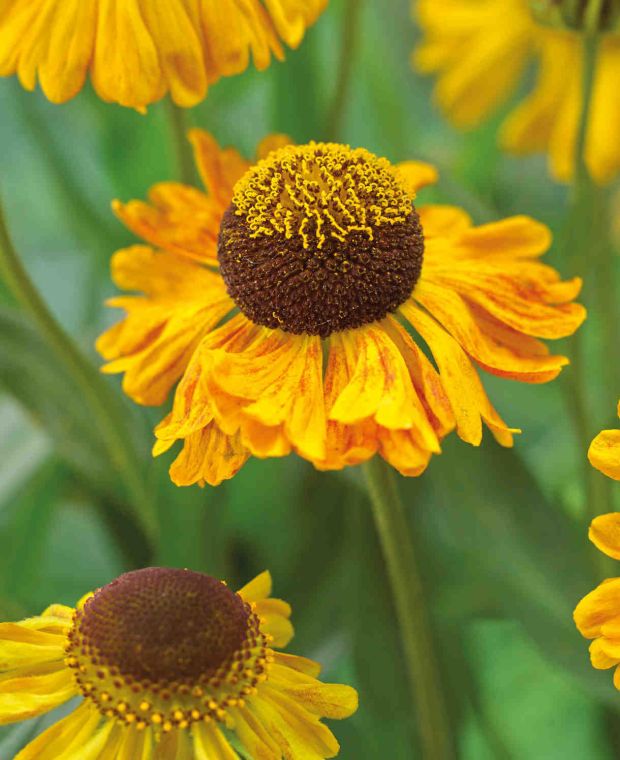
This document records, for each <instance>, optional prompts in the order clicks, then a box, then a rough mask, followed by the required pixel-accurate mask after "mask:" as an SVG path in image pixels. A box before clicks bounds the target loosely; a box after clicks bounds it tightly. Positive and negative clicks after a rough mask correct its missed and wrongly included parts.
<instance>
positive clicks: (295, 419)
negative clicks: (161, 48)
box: [97, 132, 585, 485]
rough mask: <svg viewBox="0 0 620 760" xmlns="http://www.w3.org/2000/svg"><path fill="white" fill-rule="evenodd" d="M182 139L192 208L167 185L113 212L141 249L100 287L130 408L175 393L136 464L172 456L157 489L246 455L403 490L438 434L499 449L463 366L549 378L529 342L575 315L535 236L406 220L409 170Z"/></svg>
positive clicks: (493, 416) (104, 341)
mask: <svg viewBox="0 0 620 760" xmlns="http://www.w3.org/2000/svg"><path fill="white" fill-rule="evenodd" d="M192 140H193V142H194V146H195V149H196V154H197V160H198V165H199V169H200V172H201V174H202V178H203V180H204V183H205V186H206V187H207V189H208V195H205V194H203V193H202V192H200V191H199V190H196V189H194V188H191V187H186V186H183V185H179V184H174V183H166V184H162V185H157V186H156V187H155V188H153V190H152V191H151V194H150V203H143V202H140V201H132V202H131V203H128V204H121V203H117V204H116V205H115V209H116V212H117V214H118V215H119V216H120V218H121V219H122V220H123V221H124V222H125V223H126V224H127V225H128V226H129V227H130V229H132V230H133V231H134V232H135V233H136V234H138V235H140V236H142V237H143V238H144V239H145V240H147V241H148V242H149V244H150V246H154V247H150V246H144V245H140V246H134V247H132V248H128V249H125V250H121V251H119V252H117V253H116V255H115V256H114V259H113V263H112V271H113V277H114V280H115V282H116V284H117V285H118V286H119V287H120V288H122V289H123V290H128V291H138V292H140V293H142V294H143V295H126V296H121V297H118V298H113V299H112V300H111V301H110V305H112V306H116V307H120V308H123V309H125V310H126V312H127V316H126V318H125V319H124V320H123V321H121V322H120V323H119V324H117V325H116V326H114V327H112V328H111V329H110V330H109V331H108V332H107V333H105V334H104V335H103V336H102V337H101V338H100V339H99V341H98V344H97V347H98V350H99V351H100V353H101V354H102V355H103V356H104V357H105V358H106V359H107V360H108V362H109V363H108V364H107V365H106V367H105V368H104V369H105V371H107V372H124V373H125V376H124V380H123V387H124V389H125V392H126V393H127V394H128V395H129V396H131V398H133V399H134V400H136V401H138V402H139V403H141V404H161V403H162V402H163V401H164V400H165V398H166V396H167V394H168V393H169V391H170V390H171V388H172V386H173V385H174V384H175V383H176V382H177V381H178V380H179V379H180V383H179V385H178V387H177V389H176V393H175V398H174V404H173V408H172V411H171V413H170V414H169V415H168V416H167V417H166V418H165V419H164V420H163V421H162V423H161V424H160V425H159V426H158V427H157V429H156V431H155V433H156V436H157V439H158V442H157V444H156V446H155V449H154V453H155V454H159V453H161V452H163V451H165V450H167V449H168V448H170V447H171V446H172V445H173V444H174V443H175V442H176V441H177V440H181V441H183V450H182V452H181V454H180V455H179V456H178V458H177V459H176V461H175V462H174V463H173V465H172V468H171V477H172V479H173V481H174V482H175V483H177V484H178V485H189V484H192V483H201V484H202V483H204V482H207V483H210V484H217V483H219V482H221V481H222V480H223V479H225V478H230V477H232V476H233V475H234V474H235V473H236V472H237V470H238V469H239V468H240V467H241V465H242V464H243V463H244V462H245V461H246V459H247V458H248V457H249V456H250V455H251V454H253V455H254V456H258V457H274V456H285V455H287V454H289V453H290V452H291V451H295V452H297V453H298V454H299V455H300V456H302V457H304V458H305V459H307V460H309V461H311V462H312V463H313V464H314V465H315V466H316V467H317V468H319V469H340V468H342V467H344V466H346V465H351V464H358V463H360V462H364V461H366V460H368V459H369V458H371V457H372V456H374V455H375V454H377V453H378V454H380V455H381V456H382V457H384V458H385V459H386V460H387V461H388V462H389V463H390V464H391V465H392V466H393V467H395V468H396V469H397V470H399V472H401V473H402V474H404V475H419V474H420V473H421V472H423V470H424V469H425V468H426V466H427V464H428V462H429V459H430V458H431V455H432V454H434V453H438V452H439V451H440V441H441V439H442V437H443V436H445V435H446V434H447V433H448V432H449V431H450V430H452V429H453V428H454V427H456V428H457V430H458V433H459V435H460V436H461V438H462V439H463V440H465V441H467V442H469V443H472V444H474V445H478V444H479V443H480V440H481V437H482V426H483V422H484V423H485V424H486V425H487V426H488V427H489V428H490V429H491V431H492V433H493V435H494V436H495V437H496V438H497V440H498V441H499V442H500V443H502V444H503V445H506V446H509V445H511V444H512V433H513V432H514V430H511V429H509V428H508V427H507V426H506V424H505V423H504V422H503V420H502V419H501V417H500V416H499V414H498V413H497V412H496V411H495V409H494V408H493V406H492V405H491V403H490V401H489V399H488V398H487V395H486V393H485V391H484V389H483V386H482V383H481V382H480V379H479V377H478V373H477V372H476V370H475V369H474V365H473V363H476V364H478V365H479V366H480V367H482V368H484V369H485V370H487V371H488V372H491V373H493V374H495V375H498V376H500V377H506V378H511V379H513V380H519V381H522V382H527V383H542V382H546V381H548V380H552V379H553V378H555V377H556V376H557V375H558V373H559V372H560V369H561V367H562V366H564V365H565V364H567V361H568V360H567V359H566V358H564V357H562V356H553V355H550V353H549V351H548V349H547V348H546V346H545V345H544V344H543V343H542V342H541V341H540V340H539V338H560V337H564V336H566V335H569V334H571V333H572V332H573V331H574V330H576V329H577V327H578V326H579V325H580V323H581V322H582V320H583V319H584V316H585V312H584V310H583V308H582V307H581V306H579V305H577V304H575V303H572V301H573V299H574V298H575V297H576V296H577V294H578V292H579V289H580V286H581V282H580V280H578V279H574V280H571V281H568V282H562V281H561V280H560V277H559V275H558V273H557V272H556V271H555V270H554V269H552V268H550V267H548V266H545V265H543V264H541V263H540V262H539V261H538V258H539V256H540V255H541V254H542V253H544V252H545V251H546V250H547V248H548V246H549V244H550V233H549V231H548V229H547V228H546V227H545V226H544V225H542V224H539V223H538V222H536V221H534V220H532V219H530V218H527V217H522V216H519V217H514V218H511V219H506V220H503V221H501V222H497V223H494V224H486V225H483V226H480V227H475V226H474V225H473V224H472V222H471V219H470V218H469V217H468V215H467V214H466V213H465V212H464V211H462V210H461V209H458V208H454V207H452V206H432V205H429V206H421V207H419V208H418V209H417V211H416V210H415V209H414V207H413V206H412V199H413V198H414V195H415V191H416V190H417V189H419V188H421V187H423V186H424V185H426V184H428V183H430V182H433V181H435V180H436V172H435V170H434V169H433V168H432V167H430V166H429V165H427V164H422V163H418V162H406V163H404V164H399V165H397V166H393V165H391V164H390V163H389V162H388V161H387V160H386V159H380V158H377V157H376V156H374V155H372V154H371V153H369V152H368V151H366V150H363V149H356V150H352V149H351V148H349V147H348V146H344V145H335V144H315V143H311V144H310V145H304V146H299V147H298V146H293V145H287V144H286V143H287V142H288V141H287V140H286V138H283V137H278V136H274V137H271V138H269V139H268V140H266V141H265V142H264V143H263V144H262V145H261V146H260V148H259V151H258V157H259V159H260V160H259V162H258V163H256V164H255V165H251V164H250V163H249V162H247V161H245V160H244V159H242V158H241V157H240V156H239V154H238V153H237V152H236V151H234V150H231V149H228V150H221V149H220V148H219V147H218V146H217V145H216V143H215V142H214V140H213V138H212V137H210V136H209V135H207V134H206V133H204V132H194V133H193V134H192ZM218 266H219V270H218V269H217V267H218ZM227 315H230V318H229V319H228V320H226V321H224V322H223V323H222V324H221V325H220V326H219V327H216V326H217V325H218V323H220V322H222V320H224V318H225V317H226V316H227ZM412 336H414V337H412ZM422 342H424V343H425V344H426V345H427V346H428V347H429V349H430V351H431V352H432V355H433V357H434V359H435V364H436V366H435V365H433V364H432V363H431V361H429V359H428V358H427V356H426V354H425V352H424V351H423V350H422V348H421V347H420V346H421V345H422ZM324 360H326V368H325V369H324V366H323V365H324Z"/></svg>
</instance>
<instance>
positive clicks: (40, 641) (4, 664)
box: [0, 618, 69, 672]
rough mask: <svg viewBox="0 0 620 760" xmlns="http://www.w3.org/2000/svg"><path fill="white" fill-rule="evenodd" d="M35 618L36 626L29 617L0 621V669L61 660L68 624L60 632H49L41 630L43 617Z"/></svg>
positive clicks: (7, 669)
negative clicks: (15, 620) (11, 621)
mask: <svg viewBox="0 0 620 760" xmlns="http://www.w3.org/2000/svg"><path fill="white" fill-rule="evenodd" d="M37 621H38V625H36V627H35V625H33V624H32V622H31V621H23V622H21V623H0V671H2V672H7V671H9V670H14V669H16V668H21V667H27V666H30V665H38V664H41V663H48V662H56V661H58V662H62V661H63V659H64V656H65V645H66V633H67V631H68V629H69V626H68V625H67V626H66V628H65V630H64V631H63V633H61V634H58V633H48V632H46V631H45V630H42V629H43V628H44V626H45V625H46V623H47V621H46V620H45V618H38V619H37ZM29 623H30V624H29Z"/></svg>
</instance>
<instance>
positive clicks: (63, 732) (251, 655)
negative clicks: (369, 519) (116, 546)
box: [0, 568, 357, 760]
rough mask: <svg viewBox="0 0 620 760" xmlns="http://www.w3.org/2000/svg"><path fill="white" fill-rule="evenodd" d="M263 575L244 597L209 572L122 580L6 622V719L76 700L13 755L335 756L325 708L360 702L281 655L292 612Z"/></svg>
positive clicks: (0, 638) (294, 759) (0, 713)
mask: <svg viewBox="0 0 620 760" xmlns="http://www.w3.org/2000/svg"><path fill="white" fill-rule="evenodd" d="M270 593H271V578H270V576H269V573H263V574H262V575H259V576H258V577H257V578H255V579H254V580H253V581H252V582H251V583H249V584H248V585H247V586H245V587H244V588H242V589H241V590H240V591H239V592H237V593H234V592H233V591H231V590H230V589H229V588H228V587H227V586H226V584H224V583H223V582H221V581H219V580H216V579H215V578H211V577H210V576H208V575H203V574H202V573H194V572H191V571H189V570H171V569H168V568H148V569H145V570H137V571H135V572H131V573H127V574H125V575H122V576H120V578H117V579H116V580H115V581H113V582H112V583H110V584H109V585H107V586H104V587H103V588H101V589H99V590H98V591H96V592H95V593H94V594H90V595H89V596H88V597H86V598H85V600H82V601H81V602H80V603H79V604H78V606H77V608H76V609H75V610H73V609H71V608H69V607H64V606H62V605H57V604H55V605H52V606H51V607H49V608H48V609H47V610H45V612H44V613H43V614H42V615H40V616H39V617H34V618H29V619H27V620H23V621H21V622H19V623H2V624H0V652H1V653H2V657H1V663H2V664H1V667H2V671H3V672H2V687H1V688H0V723H12V722H15V721H20V720H26V719H27V718H31V717H33V716H36V715H41V714H42V713H45V712H48V711H49V710H52V709H53V708H55V707H57V706H58V705H60V704H62V703H63V702H66V701H67V700H69V699H72V698H73V697H76V696H82V698H83V699H82V700H81V702H80V704H79V705H78V706H77V707H76V709H75V710H74V711H73V712H72V713H71V714H70V715H69V716H68V717H66V718H64V719H63V720H61V721H59V722H58V723H56V724H55V725H53V726H52V727H51V728H49V729H48V730H47V731H45V732H44V733H43V734H41V735H40V736H39V737H38V738H36V739H35V740H34V741H33V742H31V743H30V744H29V745H28V746H27V747H26V748H25V749H23V750H22V751H21V752H20V753H19V754H18V755H17V757H16V758H15V760H63V759H66V760H69V758H78V757H79V760H96V759H97V758H106V760H151V759H152V760H182V758H190V757H191V758H195V759H196V760H207V759H208V760H234V758H238V755H237V753H236V752H235V750H234V749H233V748H232V746H231V744H230V741H229V738H230V737H232V736H235V737H236V742H237V743H238V744H239V745H241V746H242V747H243V750H244V751H245V752H246V753H247V756H248V757H251V758H255V759H256V760H258V758H260V759H261V760H263V759H264V760H281V759H282V758H291V760H302V758H303V759H305V758H310V757H312V758H317V760H318V759H319V758H328V757H334V756H335V755H337V754H338V750H339V746H338V742H337V741H336V739H335V738H334V736H333V734H332V733H331V731H330V730H329V729H328V728H327V727H326V726H325V725H323V723H321V718H322V717H327V718H346V717H348V716H349V715H351V714H352V713H354V712H355V710H356V709H357V694H356V692H355V691H354V690H353V689H352V688H350V687H349V686H343V685H339V684H323V683H321V682H320V681H318V680H317V677H318V675H319V670H320V667H319V666H318V665H317V664H316V663H315V662H313V661H312V660H307V659H306V658H304V657H296V656H294V655H290V654H283V653H281V652H276V651H274V649H273V648H274V647H284V646H286V644H287V643H288V642H289V640H290V639H291V636H292V634H293V630H292V626H291V624H290V622H289V619H288V618H289V616H290V613H291V609H290V607H289V605H288V604H286V602H283V601H281V600H280V599H270V598H269V596H270Z"/></svg>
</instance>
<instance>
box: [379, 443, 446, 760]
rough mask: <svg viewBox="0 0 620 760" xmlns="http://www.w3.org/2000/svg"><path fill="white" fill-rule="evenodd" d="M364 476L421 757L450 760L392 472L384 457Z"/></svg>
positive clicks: (420, 595)
mask: <svg viewBox="0 0 620 760" xmlns="http://www.w3.org/2000/svg"><path fill="white" fill-rule="evenodd" d="M364 473H365V476H366V482H367V485H368V492H369V495H370V501H371V504H372V508H373V515H374V519H375V524H376V526H377V531H378V533H379V539H380V542H381V547H382V550H383V556H384V558H385V562H386V565H387V569H388V575H389V579H390V583H391V587H392V594H393V597H394V603H395V606H396V614H397V617H398V624H399V628H400V635H401V640H402V645H403V652H404V655H405V669H406V672H407V675H408V678H409V682H410V686H411V691H412V697H413V702H414V704H415V706H416V720H417V725H418V730H419V734H420V739H421V743H422V757H423V758H426V760H448V759H449V758H454V757H455V756H456V755H455V749H454V747H455V744H454V740H453V735H452V725H451V722H450V720H449V717H448V712H447V704H446V699H445V696H444V693H443V688H442V680H441V675H440V672H439V666H438V661H437V655H436V651H435V640H434V637H433V632H432V628H431V623H430V618H429V613H428V610H427V607H426V600H425V598H424V589H423V585H422V579H421V577H420V570H419V568H418V563H417V560H416V556H415V549H414V545H413V541H412V539H411V533H410V530H409V525H408V522H407V517H406V514H405V509H404V506H403V504H402V502H401V500H400V496H399V493H398V487H397V484H396V480H395V478H394V474H393V472H392V470H391V469H390V467H389V466H388V465H387V464H386V463H385V462H384V461H383V460H382V459H380V458H379V457H374V459H372V460H370V461H369V462H367V463H366V464H365V465H364Z"/></svg>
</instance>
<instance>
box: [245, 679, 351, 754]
mask: <svg viewBox="0 0 620 760" xmlns="http://www.w3.org/2000/svg"><path fill="white" fill-rule="evenodd" d="M250 709H251V710H252V712H253V713H254V714H255V715H256V716H257V717H258V718H259V719H260V720H261V722H262V723H263V724H264V726H265V728H266V729H267V731H268V732H269V734H270V735H271V736H272V737H273V738H274V739H275V741H276V742H277V743H278V745H279V746H280V748H281V750H282V752H283V754H284V756H285V757H286V756H288V757H303V758H307V759H308V760H323V758H330V757H335V756H336V755H337V754H338V751H339V749H340V745H339V744H338V742H337V741H336V737H335V736H334V735H333V734H332V732H331V731H330V730H329V729H328V728H327V726H325V725H323V724H322V723H321V722H320V720H319V718H318V717H317V716H315V715H313V714H312V713H310V712H308V710H306V709H305V708H304V707H302V705H301V704H300V703H297V702H295V701H293V700H290V699H287V698H286V697H284V696H283V695H282V694H280V693H279V692H278V691H277V690H276V689H274V688H270V687H268V686H265V687H264V688H263V689H262V690H261V694H260V698H258V699H255V700H253V701H252V703H251V706H250Z"/></svg>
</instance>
